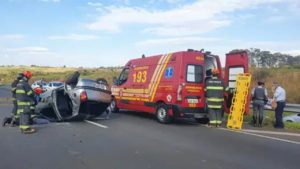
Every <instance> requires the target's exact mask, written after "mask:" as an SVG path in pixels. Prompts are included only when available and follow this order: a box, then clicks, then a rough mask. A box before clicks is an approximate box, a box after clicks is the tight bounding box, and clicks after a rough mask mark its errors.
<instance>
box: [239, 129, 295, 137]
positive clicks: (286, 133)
mask: <svg viewBox="0 0 300 169" xmlns="http://www.w3.org/2000/svg"><path fill="white" fill-rule="evenodd" d="M242 131H244V132H248V133H260V134H272V135H282V136H295V137H300V134H299V133H288V132H277V131H262V130H249V129H243V130H242Z"/></svg>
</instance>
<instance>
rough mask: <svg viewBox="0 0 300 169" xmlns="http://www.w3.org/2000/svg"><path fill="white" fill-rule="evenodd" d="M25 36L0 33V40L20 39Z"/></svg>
mask: <svg viewBox="0 0 300 169" xmlns="http://www.w3.org/2000/svg"><path fill="white" fill-rule="evenodd" d="M24 38H25V36H24V35H21V34H8V35H0V40H22V39H24Z"/></svg>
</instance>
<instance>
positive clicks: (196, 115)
mask: <svg viewBox="0 0 300 169" xmlns="http://www.w3.org/2000/svg"><path fill="white" fill-rule="evenodd" d="M194 117H195V118H202V117H203V116H202V115H201V114H194Z"/></svg>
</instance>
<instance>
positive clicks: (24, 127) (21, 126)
mask: <svg viewBox="0 0 300 169" xmlns="http://www.w3.org/2000/svg"><path fill="white" fill-rule="evenodd" d="M19 127H20V129H24V130H26V129H29V128H30V126H28V125H20V126H19Z"/></svg>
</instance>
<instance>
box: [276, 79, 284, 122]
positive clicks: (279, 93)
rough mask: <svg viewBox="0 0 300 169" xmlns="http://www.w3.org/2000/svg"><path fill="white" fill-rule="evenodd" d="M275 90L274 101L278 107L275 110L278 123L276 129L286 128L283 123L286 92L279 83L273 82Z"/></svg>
mask: <svg viewBox="0 0 300 169" xmlns="http://www.w3.org/2000/svg"><path fill="white" fill-rule="evenodd" d="M273 89H274V90H275V91H274V97H273V99H274V100H275V101H276V103H277V106H276V108H275V118H276V122H275V125H274V127H275V128H284V124H283V122H282V113H283V109H284V107H285V102H286V92H285V90H284V89H283V88H282V87H281V86H280V85H279V83H277V82H273Z"/></svg>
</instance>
